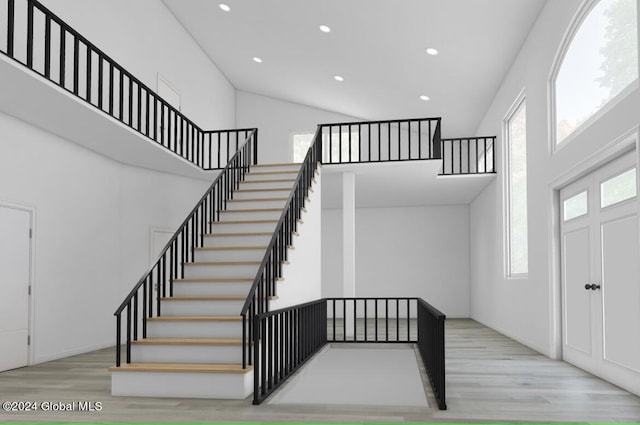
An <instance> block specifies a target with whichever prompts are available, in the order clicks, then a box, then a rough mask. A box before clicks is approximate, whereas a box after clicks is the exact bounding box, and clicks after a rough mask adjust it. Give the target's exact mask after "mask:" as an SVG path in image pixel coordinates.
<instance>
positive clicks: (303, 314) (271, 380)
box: [252, 297, 447, 410]
mask: <svg viewBox="0 0 640 425" xmlns="http://www.w3.org/2000/svg"><path fill="white" fill-rule="evenodd" d="M336 306H338V307H341V308H336ZM367 307H369V308H367ZM445 320H446V317H445V315H444V314H442V313H441V312H440V311H438V310H437V309H436V308H435V307H433V306H431V305H430V304H429V303H427V302H426V301H425V300H423V299H422V298H415V297H411V298H406V297H404V298H387V297H376V298H367V297H350V298H322V299H319V300H315V301H310V302H306V303H303V304H298V305H294V306H291V307H286V308H282V309H279V310H274V311H269V312H264V313H261V314H257V315H255V317H254V319H253V321H254V323H253V328H254V329H255V332H254V333H253V336H252V342H253V346H254V347H255V351H254V353H253V354H254V355H253V364H254V374H253V384H254V389H253V404H260V403H262V402H263V401H264V400H265V399H266V398H267V397H269V395H270V394H272V393H273V392H274V391H275V390H276V389H277V388H278V387H280V386H281V385H282V384H283V383H284V382H285V381H286V380H287V379H288V378H289V377H290V376H291V375H293V374H294V373H295V372H296V371H297V370H298V369H299V368H300V367H301V366H302V365H304V364H305V363H306V362H307V361H308V360H309V359H310V358H311V357H312V356H313V355H314V354H315V353H317V352H318V351H319V350H320V349H321V348H322V347H323V346H324V345H326V344H327V343H331V344H338V343H354V342H360V343H385V344H388V343H404V344H406V343H414V344H416V345H417V347H418V351H419V352H420V357H421V359H422V362H423V364H424V367H425V370H426V372H427V375H428V376H429V381H430V383H431V387H432V390H433V395H434V397H435V399H436V402H437V404H438V408H439V409H440V410H446V408H447V405H446V399H445V358H444V346H445V328H444V323H445ZM347 322H349V324H348V326H347ZM390 322H392V323H391V324H392V326H389V324H390ZM401 323H402V326H401ZM412 323H413V324H412ZM393 328H395V330H394V329H393ZM405 328H406V329H405ZM339 330H341V331H342V333H343V335H342V336H341V337H336V334H337V331H339ZM401 330H402V332H401ZM405 330H406V333H405ZM351 332H352V333H351ZM348 334H349V335H348Z"/></svg>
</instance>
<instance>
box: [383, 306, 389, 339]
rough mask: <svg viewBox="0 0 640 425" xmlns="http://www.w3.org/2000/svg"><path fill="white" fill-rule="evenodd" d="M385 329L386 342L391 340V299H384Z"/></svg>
mask: <svg viewBox="0 0 640 425" xmlns="http://www.w3.org/2000/svg"><path fill="white" fill-rule="evenodd" d="M384 329H385V338H384V342H389V299H388V298H386V299H385V300H384Z"/></svg>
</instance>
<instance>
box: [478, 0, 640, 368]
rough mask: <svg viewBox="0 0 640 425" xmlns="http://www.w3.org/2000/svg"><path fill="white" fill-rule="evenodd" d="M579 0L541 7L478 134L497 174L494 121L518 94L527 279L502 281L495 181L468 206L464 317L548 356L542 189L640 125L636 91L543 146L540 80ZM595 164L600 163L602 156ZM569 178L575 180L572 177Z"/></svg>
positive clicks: (545, 130) (548, 201) (546, 206)
mask: <svg viewBox="0 0 640 425" xmlns="http://www.w3.org/2000/svg"><path fill="white" fill-rule="evenodd" d="M581 3H582V1H581V0H562V1H549V2H547V4H546V6H545V7H544V9H543V10H542V12H541V14H540V16H539V17H538V20H537V22H536V24H535V26H534V28H533V29H532V31H531V33H530V34H529V36H528V38H527V40H526V42H525V43H524V45H523V47H522V50H521V52H520V54H519V55H518V57H517V59H516V61H515V62H514V64H513V65H512V67H511V69H510V71H509V73H508V74H507V75H506V77H505V79H504V81H503V83H502V85H501V87H500V88H499V90H498V92H497V94H496V97H495V99H494V101H493V103H492V104H491V106H490V108H489V109H488V110H487V113H486V115H485V117H484V119H483V121H482V123H481V124H480V126H479V128H478V133H479V134H496V135H498V136H499V138H498V141H497V148H498V149H497V152H496V158H497V168H498V172H499V173H501V176H503V172H504V164H503V161H502V155H503V146H502V145H503V141H502V137H501V133H502V121H503V119H504V116H505V114H506V113H507V111H508V110H509V108H510V106H511V105H512V103H513V102H514V101H515V99H516V98H517V97H518V94H519V93H520V92H521V91H522V90H523V89H524V90H525V92H526V100H527V157H528V158H527V159H528V161H527V163H528V164H527V166H528V205H529V213H528V225H529V275H528V277H527V278H523V279H506V278H505V273H504V252H505V247H504V227H503V203H504V199H503V186H502V178H498V179H496V180H494V181H492V182H491V183H490V184H489V185H488V186H487V188H486V189H485V190H484V191H483V192H482V193H481V194H480V195H479V196H478V197H477V198H476V199H475V201H474V202H473V203H472V205H471V258H472V261H471V276H472V278H471V316H472V317H473V318H474V319H476V320H478V321H480V322H482V323H484V324H486V325H489V326H491V327H493V328H495V329H497V330H498V331H500V332H502V333H504V334H506V335H508V336H510V337H513V338H515V339H517V340H519V341H521V342H523V343H525V344H526V345H528V346H530V347H532V348H534V349H536V350H538V351H540V352H542V353H545V354H548V355H555V347H554V342H553V341H554V340H555V338H554V336H553V335H552V334H553V329H555V328H556V326H557V324H555V323H553V322H552V320H551V314H550V313H551V308H552V307H551V306H552V300H553V298H554V296H553V293H554V291H555V289H554V287H553V286H552V284H553V279H552V277H553V273H552V263H551V258H553V255H554V254H553V252H552V251H551V249H552V234H551V233H552V232H551V230H550V228H551V226H550V225H549V223H550V222H551V219H552V218H553V217H552V214H553V211H552V196H551V188H550V184H551V183H552V182H553V181H554V180H556V179H558V178H560V177H561V176H563V175H567V174H566V173H569V174H571V169H572V168H573V167H576V166H578V164H580V163H581V162H583V161H584V160H585V159H587V158H591V157H593V156H594V155H596V156H597V155H598V151H599V150H600V149H602V148H603V147H605V146H607V145H610V144H611V143H612V142H614V141H615V139H616V138H618V137H620V136H621V135H623V134H625V133H627V132H629V131H630V130H632V129H633V128H634V127H636V126H637V125H638V124H639V123H640V115H638V113H637V111H639V110H640V91H639V90H638V89H636V90H633V91H632V92H631V93H630V94H629V95H628V96H626V97H625V98H623V99H622V100H620V101H619V102H618V103H617V104H615V105H614V106H613V107H612V108H610V109H609V110H608V111H607V112H605V113H604V114H603V115H602V117H601V118H600V119H599V120H597V121H596V122H594V123H592V124H591V125H590V126H588V127H587V128H585V129H584V131H582V132H581V133H580V134H578V135H576V137H575V138H574V140H573V141H571V142H570V143H567V144H566V145H565V146H563V147H562V148H561V149H560V150H558V151H557V152H555V153H552V151H551V142H550V140H549V134H550V131H549V128H550V119H549V113H548V106H549V95H548V80H549V76H550V73H551V69H552V67H553V64H554V58H555V57H556V55H557V52H558V50H559V46H560V45H561V43H562V41H563V36H564V34H565V32H566V30H567V28H568V27H569V25H570V23H571V20H572V18H573V16H574V15H575V13H576V11H577V10H578V8H579V6H580V4H581ZM601 159H602V160H606V158H604V157H602V158H601ZM575 177H577V176H575Z"/></svg>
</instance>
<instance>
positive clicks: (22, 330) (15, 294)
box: [0, 206, 31, 371]
mask: <svg viewBox="0 0 640 425" xmlns="http://www.w3.org/2000/svg"><path fill="white" fill-rule="evenodd" d="M30 229H31V213H30V212H29V211H25V210H20V209H15V208H8V207H3V206H0V276H1V277H0V291H1V294H2V295H1V296H0V371H3V370H9V369H15V368H18V367H22V366H26V365H27V364H28V362H29V345H28V337H29V270H30V267H31V266H30V263H31V242H30Z"/></svg>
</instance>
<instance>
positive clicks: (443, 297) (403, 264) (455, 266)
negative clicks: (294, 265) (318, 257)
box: [322, 205, 470, 317]
mask: <svg viewBox="0 0 640 425" xmlns="http://www.w3.org/2000/svg"><path fill="white" fill-rule="evenodd" d="M322 213H323V219H322V225H323V229H322V231H323V245H322V256H323V276H322V285H323V293H322V295H323V296H328V297H331V296H338V297H340V296H342V292H341V290H342V284H341V283H342V282H341V280H342V279H341V276H342V274H341V270H342V261H343V259H342V255H340V252H338V251H339V250H338V249H336V248H339V247H340V246H341V245H342V230H341V227H340V223H341V220H342V218H341V217H342V210H341V209H332V210H328V209H326V210H323V212H322ZM355 243H356V250H355V252H356V296H358V297H387V296H388V297H421V298H424V299H425V300H426V301H427V302H429V303H430V304H432V305H433V306H434V307H436V308H438V309H440V310H441V311H442V312H443V313H444V314H446V315H447V317H469V314H470V313H469V207H468V206H467V205H451V206H424V207H397V208H356V237H355Z"/></svg>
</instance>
